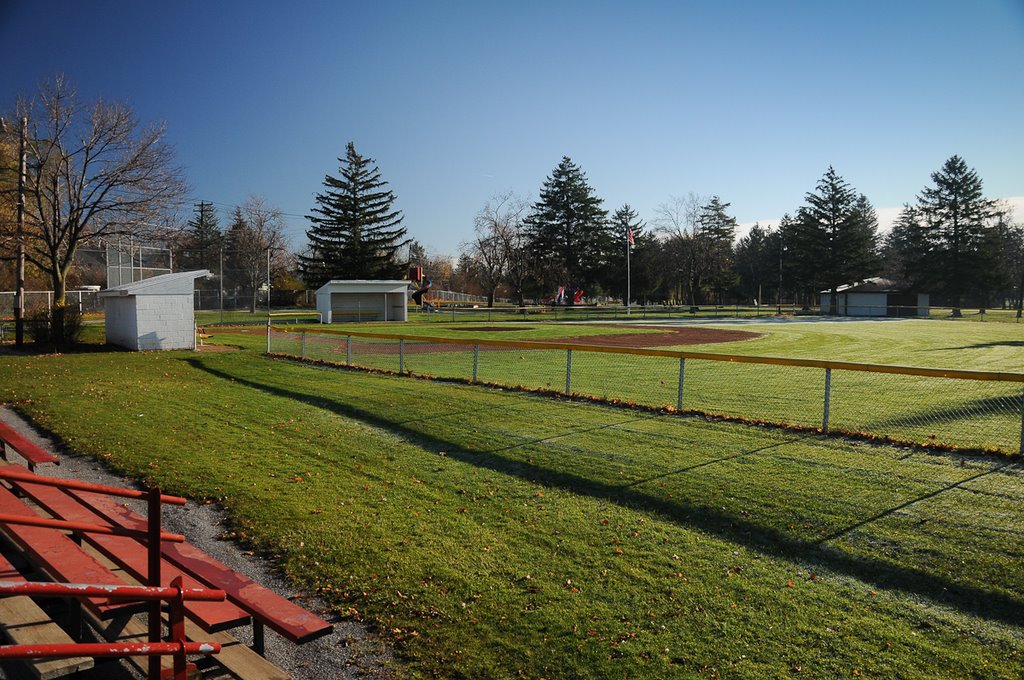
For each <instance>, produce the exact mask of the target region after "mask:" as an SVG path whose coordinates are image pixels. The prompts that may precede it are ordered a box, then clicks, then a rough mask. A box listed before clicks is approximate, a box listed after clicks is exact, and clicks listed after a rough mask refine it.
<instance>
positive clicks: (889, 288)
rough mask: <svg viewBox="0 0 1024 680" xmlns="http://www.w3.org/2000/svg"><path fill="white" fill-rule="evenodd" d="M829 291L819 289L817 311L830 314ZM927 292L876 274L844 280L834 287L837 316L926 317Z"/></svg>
mask: <svg viewBox="0 0 1024 680" xmlns="http://www.w3.org/2000/svg"><path fill="white" fill-rule="evenodd" d="M831 298H832V291H830V290H823V291H821V313H822V314H829V313H830V309H829V307H830V304H831ZM928 304H929V296H928V293H916V292H913V291H908V290H906V289H905V288H901V287H900V286H898V285H897V284H896V283H895V282H893V281H890V280H889V279H884V278H882V277H880V276H873V277H871V278H868V279H864V280H863V281H857V282H855V283H847V284H844V285H842V286H839V287H838V288H837V289H836V310H835V313H836V314H838V315H840V316H928Z"/></svg>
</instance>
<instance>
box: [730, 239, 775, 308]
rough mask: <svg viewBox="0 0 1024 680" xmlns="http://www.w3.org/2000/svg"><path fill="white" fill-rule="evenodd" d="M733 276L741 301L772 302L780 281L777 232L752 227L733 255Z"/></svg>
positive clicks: (761, 303) (760, 303)
mask: <svg viewBox="0 0 1024 680" xmlns="http://www.w3.org/2000/svg"><path fill="white" fill-rule="evenodd" d="M734 261H735V266H736V274H737V275H738V276H739V286H740V292H741V294H742V296H743V297H744V298H747V299H750V300H756V301H757V304H759V305H763V304H768V303H770V301H771V300H774V299H775V295H774V294H773V291H776V290H777V289H778V281H779V232H777V231H771V230H770V229H768V228H767V227H762V226H761V225H760V224H755V225H754V226H753V227H751V228H750V231H749V232H748V233H747V234H746V235H745V236H744V237H743V238H741V239H740V240H739V242H738V243H737V244H736V249H735V252H734Z"/></svg>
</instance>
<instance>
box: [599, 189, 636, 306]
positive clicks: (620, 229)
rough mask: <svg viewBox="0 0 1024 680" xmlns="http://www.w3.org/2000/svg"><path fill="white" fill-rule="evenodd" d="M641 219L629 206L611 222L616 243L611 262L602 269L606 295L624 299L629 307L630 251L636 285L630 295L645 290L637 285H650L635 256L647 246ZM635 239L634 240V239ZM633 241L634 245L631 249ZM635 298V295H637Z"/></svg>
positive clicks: (611, 249) (632, 277) (610, 226)
mask: <svg viewBox="0 0 1024 680" xmlns="http://www.w3.org/2000/svg"><path fill="white" fill-rule="evenodd" d="M645 226H646V225H645V224H644V223H643V221H641V219H640V215H639V214H637V212H636V210H633V208H632V207H631V206H630V205H629V204H628V203H627V204H626V205H624V206H622V207H621V208H619V209H618V210H616V211H615V212H614V213H612V217H611V221H610V222H609V234H610V235H611V237H612V238H613V240H614V247H611V248H608V251H607V253H606V255H607V256H608V262H607V263H606V264H605V266H604V267H602V272H603V274H604V277H603V278H604V281H602V284H603V286H604V289H605V290H606V291H615V292H616V295H617V296H618V297H621V298H622V300H623V304H626V288H627V285H626V283H627V281H626V276H627V271H626V248H629V251H630V261H629V265H630V266H629V272H628V275H629V278H630V281H631V282H632V283H633V284H634V285H631V286H628V287H629V288H630V293H631V294H634V293H635V292H636V291H638V290H642V289H641V288H636V287H635V284H636V282H641V283H644V284H646V278H645V276H644V274H643V272H642V271H641V261H640V260H639V259H638V258H637V257H635V256H634V254H635V253H636V252H637V249H638V248H642V247H643V246H644V244H645V238H646V236H645V234H644V227H645ZM631 236H632V238H630V237H631ZM630 240H632V245H629V242H630ZM633 297H635V295H633Z"/></svg>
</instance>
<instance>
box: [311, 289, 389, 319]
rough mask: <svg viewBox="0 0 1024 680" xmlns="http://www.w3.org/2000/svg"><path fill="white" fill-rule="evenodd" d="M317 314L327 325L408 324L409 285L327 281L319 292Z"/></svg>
mask: <svg viewBox="0 0 1024 680" xmlns="http://www.w3.org/2000/svg"><path fill="white" fill-rule="evenodd" d="M316 311H318V312H320V317H321V319H323V322H324V323H333V322H336V321H408V320H409V282H408V281H369V280H351V281H340V280H335V281H328V282H327V283H325V284H324V285H322V286H321V287H320V288H318V289H317V291H316Z"/></svg>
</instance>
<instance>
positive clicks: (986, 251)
mask: <svg viewBox="0 0 1024 680" xmlns="http://www.w3.org/2000/svg"><path fill="white" fill-rule="evenodd" d="M339 163H340V177H338V178H335V177H332V176H330V175H328V176H327V177H326V178H325V180H324V187H325V190H324V191H323V192H322V193H320V194H318V195H317V197H316V207H315V208H314V209H313V211H312V214H311V215H310V216H309V219H310V222H311V223H312V226H311V228H310V229H309V230H308V231H307V236H308V239H309V246H308V249H307V251H306V253H305V254H303V255H302V256H300V258H299V263H300V267H299V275H300V277H301V278H302V279H303V280H304V281H305V282H306V283H307V284H308V285H310V286H311V287H317V286H319V285H321V284H322V283H323V282H325V281H327V280H330V279H331V278H392V277H401V276H402V274H403V272H404V270H405V266H406V265H407V264H408V263H409V262H410V261H413V262H415V263H417V264H420V265H424V264H427V262H426V261H427V260H429V266H427V267H426V269H427V270H428V272H434V273H435V276H436V274H437V273H439V272H444V275H445V279H446V281H445V284H446V285H448V286H449V287H451V288H453V289H458V290H463V291H466V292H478V293H480V294H482V295H485V296H487V299H488V304H489V305H493V304H494V301H495V300H496V299H497V298H507V299H510V300H511V301H513V302H515V303H517V304H519V305H523V304H527V303H529V302H533V303H536V302H541V301H544V300H550V299H552V298H553V297H554V296H553V293H554V291H556V290H558V289H563V290H565V289H568V290H581V291H584V292H585V294H586V296H587V298H588V299H589V300H603V301H621V302H623V303H625V302H626V301H627V299H626V298H627V288H628V289H629V290H628V294H629V296H630V298H631V300H630V302H632V303H636V304H652V303H654V304H659V303H661V304H676V305H690V306H700V305H708V304H733V303H741V304H752V303H758V304H769V305H770V304H774V303H778V302H782V301H783V300H785V301H786V302H796V303H798V304H804V305H807V306H816V305H817V303H818V300H819V295H822V294H824V295H825V299H826V304H827V308H828V309H829V310H831V311H833V312H834V311H835V310H837V308H838V306H837V298H838V290H839V288H840V287H841V286H843V285H844V284H850V283H856V282H858V281H861V280H864V279H866V278H868V277H875V276H881V277H883V278H886V279H889V280H891V281H892V282H893V284H894V285H895V286H897V287H899V288H901V289H904V290H907V291H914V292H922V293H929V294H930V295H931V301H932V304H935V305H948V306H952V307H954V308H956V309H957V310H958V309H959V308H960V307H961V306H965V305H971V306H978V307H991V306H1001V305H1005V304H1009V303H1010V302H1011V301H1012V302H1013V303H1014V304H1015V305H1017V306H1020V304H1021V290H1022V289H1024V280H1022V277H1024V227H1022V225H1020V224H1014V223H1012V222H1011V219H1010V217H1011V214H1010V211H1009V209H1008V207H1007V206H1006V205H1004V204H1001V203H1000V202H998V201H995V200H992V199H988V198H985V196H984V192H983V187H982V180H981V178H980V177H979V176H978V174H977V172H976V171H975V170H974V169H972V168H970V167H968V165H967V163H966V162H965V161H964V160H963V159H962V158H960V157H959V156H953V157H951V158H950V159H949V160H947V161H946V163H945V164H944V165H943V166H942V167H941V168H940V169H939V170H937V171H935V172H933V173H932V174H931V178H930V179H931V183H930V184H927V185H926V186H924V187H923V188H922V190H921V192H920V193H919V194H918V195H917V197H916V200H915V201H914V202H912V203H907V204H906V205H905V206H904V208H903V210H902V211H901V213H900V216H899V218H898V219H897V221H896V223H895V225H894V226H893V228H892V229H891V231H890V232H888V233H885V234H882V233H880V231H879V224H878V216H877V214H876V211H875V209H874V207H873V206H872V204H871V202H870V201H869V200H868V198H867V197H866V196H865V195H864V194H863V193H860V192H858V191H857V190H856V189H855V188H854V187H852V186H851V185H850V184H849V183H848V182H847V181H846V180H845V179H844V178H843V177H842V176H841V175H840V174H839V173H838V172H837V171H836V170H835V169H834V168H832V167H829V168H828V169H827V170H826V171H825V173H824V174H823V175H822V177H821V179H820V180H818V182H817V183H816V185H815V186H814V188H813V189H812V190H810V191H808V192H807V193H806V194H805V195H804V198H803V202H802V204H801V205H799V206H798V207H796V208H795V209H794V210H793V211H792V212H790V213H787V214H786V215H784V216H783V217H782V219H781V220H780V221H779V223H778V224H777V225H775V226H774V228H772V226H771V225H760V224H755V225H754V226H753V227H752V228H751V229H750V230H749V231H748V232H747V233H746V234H744V235H743V236H742V237H741V238H739V239H738V240H737V238H736V237H737V231H738V229H739V225H738V223H737V220H736V218H735V216H734V215H732V214H731V212H730V207H731V204H730V203H728V202H727V201H725V200H723V198H722V197H720V196H717V195H716V196H710V197H700V196H696V195H694V194H692V193H691V194H689V195H686V196H683V197H677V196H674V197H671V198H670V199H669V200H668V201H666V202H664V203H662V204H661V205H659V206H658V207H657V208H656V209H655V210H654V211H653V214H652V215H651V216H650V219H649V220H644V219H641V216H640V215H639V214H638V213H637V211H636V210H635V209H634V208H633V207H631V206H630V205H628V204H627V205H623V206H621V207H620V208H618V209H616V210H614V211H612V212H609V210H608V209H606V208H605V207H604V201H603V200H602V199H601V198H600V197H599V195H598V194H597V192H596V190H595V189H594V188H593V187H592V186H591V185H590V183H589V181H588V180H587V177H586V173H585V172H584V171H583V169H582V168H580V167H579V165H577V164H576V163H574V162H573V161H572V159H571V158H569V157H563V158H562V159H561V161H560V162H559V164H558V165H557V167H555V169H554V170H553V171H552V172H551V174H550V175H549V176H548V177H547V178H546V179H545V180H544V182H543V184H542V185H541V187H540V191H539V195H538V198H537V199H536V200H535V201H532V202H531V201H529V200H527V199H525V198H523V197H522V196H520V195H518V194H516V193H515V192H511V191H509V192H505V193H501V194H498V195H495V196H494V197H492V198H491V199H490V200H488V201H487V203H486V204H485V205H484V206H483V207H482V208H481V209H480V210H479V211H478V212H477V214H476V216H475V218H474V234H473V238H472V239H470V240H469V241H468V242H466V243H463V244H462V246H461V252H460V253H459V256H458V258H457V260H455V261H452V260H451V259H450V258H446V257H443V256H441V257H433V258H428V257H427V255H426V254H425V253H424V252H423V250H422V248H421V247H420V246H419V244H418V243H416V242H415V241H413V240H411V239H409V238H408V237H407V234H406V229H405V228H404V227H403V226H402V214H401V212H400V211H398V210H395V209H394V207H393V204H394V202H395V196H394V194H393V192H391V191H390V190H389V189H387V183H386V182H385V181H384V180H383V179H382V178H381V173H380V170H379V168H378V167H377V166H376V164H375V162H374V161H373V159H369V158H365V157H363V156H362V155H360V154H359V153H358V152H357V151H356V150H355V146H354V144H352V143H349V144H348V146H347V149H346V155H345V157H344V158H343V159H339ZM403 258H404V259H403ZM627 267H628V269H629V272H628V276H627ZM560 299H563V298H560ZM564 299H565V300H566V302H567V303H569V304H572V296H571V295H569V296H566V297H565V298H564ZM954 313H958V311H956V312H954Z"/></svg>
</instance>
